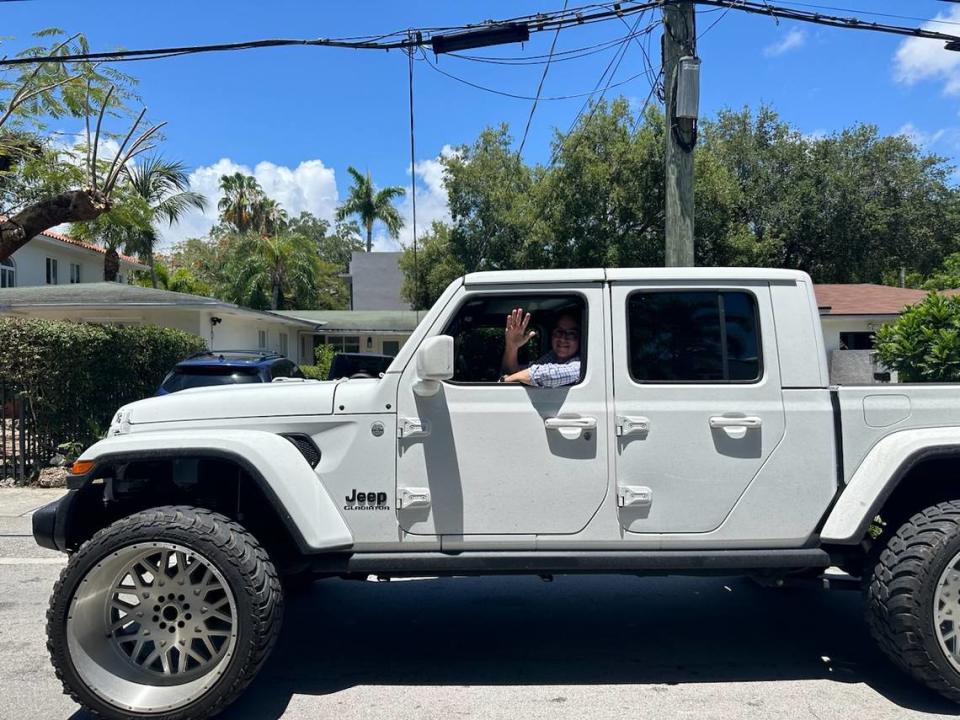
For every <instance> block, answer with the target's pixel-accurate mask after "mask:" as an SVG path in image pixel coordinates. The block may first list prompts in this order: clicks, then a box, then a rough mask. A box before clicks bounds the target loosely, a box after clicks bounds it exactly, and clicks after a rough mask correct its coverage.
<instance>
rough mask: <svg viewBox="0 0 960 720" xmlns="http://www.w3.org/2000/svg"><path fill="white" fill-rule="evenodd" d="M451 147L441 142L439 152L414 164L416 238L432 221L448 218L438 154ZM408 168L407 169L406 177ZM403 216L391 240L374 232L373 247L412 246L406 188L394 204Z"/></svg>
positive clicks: (445, 154)
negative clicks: (442, 144) (396, 234)
mask: <svg viewBox="0 0 960 720" xmlns="http://www.w3.org/2000/svg"><path fill="white" fill-rule="evenodd" d="M454 153H455V150H454V149H453V148H452V147H451V146H449V145H444V146H443V149H442V150H441V151H440V154H439V155H438V156H437V157H435V158H432V159H429V160H420V161H418V162H417V163H416V164H415V165H414V171H415V172H416V176H417V237H418V238H420V237H422V236H423V234H424V233H425V232H426V231H427V230H429V229H430V225H431V224H432V223H433V221H434V220H442V221H445V222H449V221H450V207H449V205H448V204H447V188H446V186H445V184H444V179H443V164H442V163H441V162H440V158H441V157H450V156H451V155H453V154H454ZM409 174H410V171H409V169H408V170H407V175H408V176H409ZM398 208H399V210H400V214H401V216H402V217H403V228H402V229H401V230H400V237H399V238H398V239H397V240H394V239H393V238H391V237H390V236H389V235H387V234H386V233H385V232H383V230H382V229H380V230H379V231H377V232H375V233H374V237H373V249H374V250H383V251H390V250H400V249H402V248H405V247H410V246H411V245H413V203H412V202H411V200H410V189H409V187H408V188H407V194H406V195H405V196H404V198H403V201H402V202H401V203H400V204H399V206H398Z"/></svg>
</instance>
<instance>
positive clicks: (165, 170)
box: [126, 157, 207, 287]
mask: <svg viewBox="0 0 960 720" xmlns="http://www.w3.org/2000/svg"><path fill="white" fill-rule="evenodd" d="M126 173H127V178H128V181H129V183H130V187H131V189H132V190H133V192H134V193H135V194H136V195H137V196H139V197H140V198H142V199H143V200H145V201H146V203H147V204H148V205H149V207H150V212H151V213H152V215H153V223H151V226H150V227H149V228H148V229H144V230H142V231H141V233H140V238H139V240H138V241H137V252H138V253H139V254H140V256H141V257H143V258H144V259H145V260H146V261H147V264H148V265H149V266H150V276H151V279H152V286H153V287H157V277H156V272H155V270H154V260H153V254H154V250H155V247H156V243H157V234H156V230H155V225H156V223H157V222H158V221H161V222H162V221H165V222H166V223H167V224H168V225H173V224H174V223H176V222H178V221H179V220H180V218H181V217H183V215H184V214H185V213H186V212H187V211H189V210H190V209H191V208H196V209H198V210H204V209H205V208H206V205H207V202H206V198H205V197H204V196H203V195H201V194H200V193H196V192H193V191H191V190H190V189H189V188H190V178H189V177H188V176H187V171H186V168H185V167H184V165H183V163H180V162H172V161H170V160H164V159H162V158H160V157H150V158H147V159H145V160H143V161H142V162H140V163H137V164H136V165H133V166H132V167H129V168H127V169H126Z"/></svg>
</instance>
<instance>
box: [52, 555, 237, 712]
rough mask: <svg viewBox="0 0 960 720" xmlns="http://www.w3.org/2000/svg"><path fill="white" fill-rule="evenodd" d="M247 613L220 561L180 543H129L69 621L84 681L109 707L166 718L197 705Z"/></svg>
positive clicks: (88, 581) (81, 591) (102, 569)
mask: <svg viewBox="0 0 960 720" xmlns="http://www.w3.org/2000/svg"><path fill="white" fill-rule="evenodd" d="M237 626H238V618H237V606H236V600H235V598H234V595H233V592H232V591H231V589H230V587H229V585H228V584H227V581H226V579H225V578H224V577H223V574H222V573H221V572H220V571H219V570H218V569H217V568H216V566H214V564H213V563H212V562H210V560H208V559H207V558H205V557H203V556H202V555H200V554H199V553H197V552H195V551H193V550H191V549H189V548H186V547H183V546H181V545H177V544H175V543H141V544H137V545H128V546H127V547H124V548H122V549H120V550H117V551H116V552H114V553H111V554H110V555H107V556H106V557H104V558H103V559H102V560H101V561H100V562H99V563H98V564H97V565H96V566H94V567H93V568H91V569H90V570H89V571H88V572H87V574H86V576H85V577H84V578H83V579H82V580H81V581H80V583H79V585H78V586H77V589H76V591H75V593H74V596H73V599H72V601H71V604H70V611H69V614H68V616H67V626H66V635H67V646H68V649H69V652H70V657H71V660H72V661H73V665H74V668H75V669H76V671H77V674H78V675H79V676H80V678H81V680H83V682H84V684H85V685H86V686H87V687H88V688H90V690H91V691H93V692H94V693H96V694H97V696H99V697H100V698H102V699H103V700H104V701H106V702H108V703H110V704H111V705H114V706H116V707H119V708H123V709H125V710H132V711H137V712H161V711H166V710H173V709H176V708H179V707H183V706H184V705H187V704H189V703H190V702H192V701H194V700H196V699H197V698H198V697H200V696H201V695H203V694H204V693H205V692H206V691H207V690H209V689H210V688H211V687H212V686H213V684H214V683H215V682H216V681H217V680H218V679H219V678H220V676H221V675H223V672H224V670H225V669H226V667H227V665H228V663H229V662H230V658H231V657H232V656H233V654H234V650H235V648H236V643H237V632H238V627H237Z"/></svg>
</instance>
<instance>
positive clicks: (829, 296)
mask: <svg viewBox="0 0 960 720" xmlns="http://www.w3.org/2000/svg"><path fill="white" fill-rule="evenodd" d="M814 292H815V293H816V296H817V306H818V307H819V308H820V314H821V315H899V314H900V313H901V312H903V309H904V308H905V307H906V306H907V305H914V304H915V303H918V302H920V301H921V300H923V299H924V298H925V297H926V296H927V295H928V294H929V293H928V292H927V291H926V290H914V289H912V288H899V287H891V286H889V285H872V284H869V283H855V284H848V285H831V284H827V285H814ZM944 292H945V293H946V294H948V295H955V294H958V293H960V290H945V291H944Z"/></svg>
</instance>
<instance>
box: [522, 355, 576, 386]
mask: <svg viewBox="0 0 960 720" xmlns="http://www.w3.org/2000/svg"><path fill="white" fill-rule="evenodd" d="M527 370H529V371H530V382H531V383H533V384H534V385H536V386H537V387H550V388H554V387H563V386H564V385H576V384H577V383H578V382H579V381H580V356H579V355H574V356H573V357H572V358H570V359H569V360H559V359H558V358H557V356H556V355H555V354H554V352H553V350H551V351H550V352H548V353H547V354H546V355H544V356H543V357H541V358H540V359H539V360H537V361H536V362H535V363H534V364H533V365H531V366H530V367H528V368H527Z"/></svg>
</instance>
